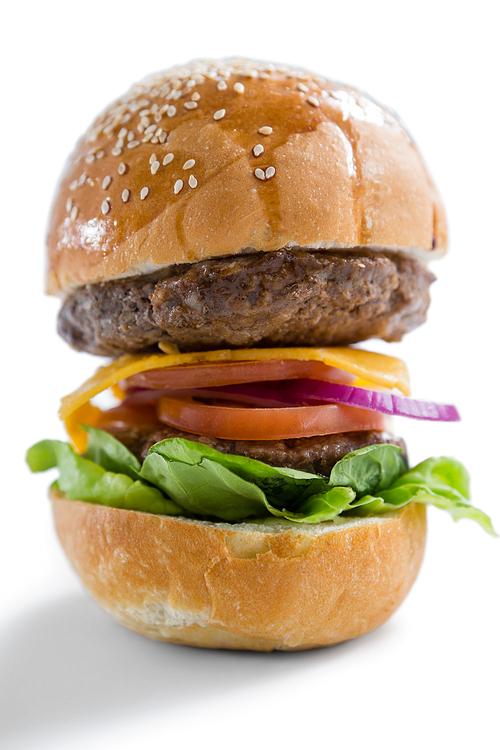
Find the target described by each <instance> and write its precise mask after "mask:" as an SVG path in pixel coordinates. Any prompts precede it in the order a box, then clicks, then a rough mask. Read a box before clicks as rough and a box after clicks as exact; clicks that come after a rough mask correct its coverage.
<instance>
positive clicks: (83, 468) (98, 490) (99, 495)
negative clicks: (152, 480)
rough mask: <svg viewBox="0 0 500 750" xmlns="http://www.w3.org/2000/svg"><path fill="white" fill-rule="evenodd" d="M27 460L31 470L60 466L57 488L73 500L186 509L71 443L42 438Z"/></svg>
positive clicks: (173, 510)
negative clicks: (82, 454)
mask: <svg viewBox="0 0 500 750" xmlns="http://www.w3.org/2000/svg"><path fill="white" fill-rule="evenodd" d="M116 442H118V441H116ZM26 461H27V463H28V466H29V467H30V469H31V471H46V470H47V469H52V468H55V467H57V468H58V469H59V472H60V476H59V479H58V480H57V487H58V488H59V489H60V490H61V492H64V494H65V495H66V497H67V498H68V499H69V500H84V501H86V502H88V503H98V504H100V505H108V506H110V507H113V508H124V509H125V510H138V511H143V512H146V513H158V514H168V515H177V514H179V513H181V512H182V509H181V508H180V507H179V506H178V505H176V503H174V502H172V500H170V499H168V498H166V497H165V495H164V494H163V493H162V492H161V491H160V490H159V489H158V488H156V487H152V486H150V485H148V484H146V483H145V482H143V481H141V480H134V479H132V478H131V477H130V476H127V475H126V474H124V473H116V472H112V471H107V470H106V468H105V467H103V466H99V465H98V464H97V463H94V461H91V460H89V459H87V458H82V456H79V455H78V454H77V453H75V451H74V450H73V448H72V447H71V446H70V445H68V443H63V442H61V441H60V440H42V441H41V442H40V443H37V444H36V445H34V446H32V447H31V448H30V449H29V450H28V453H27V456H26Z"/></svg>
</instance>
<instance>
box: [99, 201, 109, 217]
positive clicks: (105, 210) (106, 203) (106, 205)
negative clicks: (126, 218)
mask: <svg viewBox="0 0 500 750" xmlns="http://www.w3.org/2000/svg"><path fill="white" fill-rule="evenodd" d="M110 208H111V206H110V205H109V201H108V200H107V199H106V200H105V201H103V202H102V203H101V211H102V213H103V214H107V213H108V211H109V209H110Z"/></svg>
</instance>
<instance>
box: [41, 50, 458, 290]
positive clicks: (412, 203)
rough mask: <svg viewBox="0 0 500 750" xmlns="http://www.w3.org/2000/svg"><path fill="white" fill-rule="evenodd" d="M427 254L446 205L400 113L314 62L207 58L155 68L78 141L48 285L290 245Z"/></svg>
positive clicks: (52, 245)
mask: <svg viewBox="0 0 500 750" xmlns="http://www.w3.org/2000/svg"><path fill="white" fill-rule="evenodd" d="M287 246H288V247H302V248H325V249H328V248H354V247H362V248H375V249H390V250H392V251H395V252H399V251H401V252H405V253H411V254H414V255H416V256H418V257H419V258H423V259H424V261H427V260H429V259H432V258H433V257H439V256H440V255H442V254H443V252H444V251H445V249H446V224H445V218H444V211H443V207H442V204H441V201H440V199H439V196H438V195H437V192H436V189H435V187H434V184H433V182H432V180H431V178H430V176H429V174H428V172H427V170H426V167H425V165H424V163H423V161H422V158H421V156H420V154H419V152H418V150H417V149H416V147H415V144H414V143H413V142H412V140H411V138H410V137H409V135H408V133H407V132H406V130H405V129H404V127H403V126H402V124H401V122H400V121H399V120H398V119H397V118H396V117H395V115H394V113H393V112H391V111H390V110H388V109H386V108H385V107H383V106H381V105H379V104H378V103H376V102H375V101H373V100H372V99H371V98H369V97H368V96H367V95H366V94H364V93H362V92H360V91H358V90H356V89H354V88H351V87H349V86H344V85H341V84H339V83H335V82H332V81H329V80H327V79H325V78H320V77H318V76H316V75H314V74H312V73H309V72H307V71H302V70H299V69H296V68H290V67H286V66H280V65H273V64H271V63H264V62H256V61H250V60H239V59H238V60H221V61H214V60H210V61H196V62H192V63H190V64H188V65H186V66H185V67H183V68H173V69H170V70H168V71H166V72H163V73H159V74H156V75H154V76H151V77H150V78H148V79H146V80H145V81H143V82H142V83H140V84H137V85H135V86H134V87H133V88H132V89H131V90H130V92H129V93H128V94H126V95H125V96H123V97H122V98H121V99H119V100H117V101H116V102H115V103H113V104H112V105H111V106H110V107H108V108H107V109H106V110H105V111H104V112H103V113H102V114H101V115H100V116H99V117H98V118H97V120H96V121H95V122H94V123H93V125H92V126H91V127H90V129H89V130H88V132H87V133H86V134H85V135H84V136H83V137H82V138H81V139H80V141H79V142H78V144H77V146H76V149H75V151H74V153H73V155H72V156H71V158H70V160H69V162H68V164H67V167H66V170H65V173H64V175H63V178H62V181H61V185H60V188H59V191H58V193H57V196H56V199H55V204H54V208H53V213H52V218H51V222H50V227H49V236H48V248H49V266H48V281H47V287H48V291H49V292H50V293H53V294H58V293H64V292H66V291H69V290H71V289H74V288H75V287H78V286H80V285H83V284H86V283H87V282H93V281H107V280H110V279H114V278H120V277H126V276H131V275H138V274H143V273H150V272H152V271H155V270H156V269H159V268H163V267H166V266H169V265H171V264H177V263H193V262H196V261H199V260H204V259H208V258H215V257H218V256H224V255H231V254H235V253H239V252H242V251H243V252H245V251H249V250H252V251H264V252H265V251H274V250H278V249H280V248H283V247H287Z"/></svg>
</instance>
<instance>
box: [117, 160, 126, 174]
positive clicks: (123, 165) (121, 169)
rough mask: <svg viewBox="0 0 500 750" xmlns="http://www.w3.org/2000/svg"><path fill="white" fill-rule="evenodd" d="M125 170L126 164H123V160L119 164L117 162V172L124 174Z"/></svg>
mask: <svg viewBox="0 0 500 750" xmlns="http://www.w3.org/2000/svg"><path fill="white" fill-rule="evenodd" d="M126 171H127V165H126V164H124V163H123V162H120V164H118V174H125V172H126Z"/></svg>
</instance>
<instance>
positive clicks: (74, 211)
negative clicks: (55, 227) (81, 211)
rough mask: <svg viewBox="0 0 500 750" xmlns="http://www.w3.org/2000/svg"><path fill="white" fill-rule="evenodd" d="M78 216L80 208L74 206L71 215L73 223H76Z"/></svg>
mask: <svg viewBox="0 0 500 750" xmlns="http://www.w3.org/2000/svg"><path fill="white" fill-rule="evenodd" d="M77 216H78V208H77V207H76V206H73V208H72V209H71V213H70V218H71V221H74V220H75V219H76V217H77Z"/></svg>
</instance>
